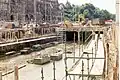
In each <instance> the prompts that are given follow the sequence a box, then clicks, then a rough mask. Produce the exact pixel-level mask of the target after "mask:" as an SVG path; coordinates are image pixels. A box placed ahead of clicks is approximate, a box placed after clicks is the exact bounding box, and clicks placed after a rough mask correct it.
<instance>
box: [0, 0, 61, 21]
mask: <svg viewBox="0 0 120 80" xmlns="http://www.w3.org/2000/svg"><path fill="white" fill-rule="evenodd" d="M59 6H60V4H59V3H58V0H0V21H3V20H4V21H12V22H13V21H19V22H28V23H29V22H37V23H44V22H46V23H58V22H60V21H62V20H63V11H62V10H60V8H59Z"/></svg>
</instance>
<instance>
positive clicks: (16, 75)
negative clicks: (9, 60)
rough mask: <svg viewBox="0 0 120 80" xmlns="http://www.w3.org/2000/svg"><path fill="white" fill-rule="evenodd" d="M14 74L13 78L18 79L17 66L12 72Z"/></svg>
mask: <svg viewBox="0 0 120 80" xmlns="http://www.w3.org/2000/svg"><path fill="white" fill-rule="evenodd" d="M14 73H15V74H14V76H15V80H19V77H18V66H15V72H14Z"/></svg>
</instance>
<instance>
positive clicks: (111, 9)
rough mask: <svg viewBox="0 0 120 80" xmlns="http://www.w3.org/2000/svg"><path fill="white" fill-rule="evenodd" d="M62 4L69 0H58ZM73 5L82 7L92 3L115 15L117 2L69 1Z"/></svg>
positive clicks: (95, 0)
mask: <svg viewBox="0 0 120 80" xmlns="http://www.w3.org/2000/svg"><path fill="white" fill-rule="evenodd" d="M58 1H59V2H60V3H66V1H67V0H58ZM68 1H69V2H70V3H72V4H76V5H81V4H84V3H92V4H93V5H95V6H96V7H99V8H100V9H106V10H108V11H109V12H111V13H114V14H115V11H116V10H115V1H116V0H68Z"/></svg>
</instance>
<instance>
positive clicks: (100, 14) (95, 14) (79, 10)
mask: <svg viewBox="0 0 120 80" xmlns="http://www.w3.org/2000/svg"><path fill="white" fill-rule="evenodd" d="M79 15H82V18H83V17H84V18H89V19H94V18H100V19H103V20H108V19H112V20H115V15H114V14H111V13H109V12H108V11H107V10H100V9H99V8H97V7H95V6H94V5H93V4H90V3H86V4H84V5H82V6H78V5H71V4H70V3H69V2H67V3H66V4H65V8H64V16H65V19H66V20H69V21H78V19H79Z"/></svg>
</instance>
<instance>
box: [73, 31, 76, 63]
mask: <svg viewBox="0 0 120 80" xmlns="http://www.w3.org/2000/svg"><path fill="white" fill-rule="evenodd" d="M75 36H76V35H75V32H74V48H73V55H74V59H73V63H75Z"/></svg>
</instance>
